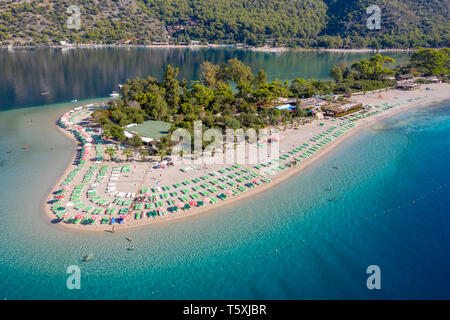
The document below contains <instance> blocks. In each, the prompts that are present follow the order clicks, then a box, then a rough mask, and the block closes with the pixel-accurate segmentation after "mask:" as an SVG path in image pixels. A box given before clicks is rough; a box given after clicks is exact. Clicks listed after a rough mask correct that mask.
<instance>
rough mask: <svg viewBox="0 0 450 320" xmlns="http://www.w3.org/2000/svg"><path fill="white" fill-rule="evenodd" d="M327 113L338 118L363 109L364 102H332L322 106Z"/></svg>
mask: <svg viewBox="0 0 450 320" xmlns="http://www.w3.org/2000/svg"><path fill="white" fill-rule="evenodd" d="M321 109H322V111H323V112H324V114H325V115H327V116H330V117H334V118H338V117H343V116H345V115H347V114H350V113H353V112H356V111H359V110H362V109H363V105H362V103H346V104H330V105H328V106H324V107H322V108H321Z"/></svg>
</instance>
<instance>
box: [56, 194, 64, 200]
mask: <svg viewBox="0 0 450 320" xmlns="http://www.w3.org/2000/svg"><path fill="white" fill-rule="evenodd" d="M62 198H64V195H62V194H60V195H59V196H56V199H62Z"/></svg>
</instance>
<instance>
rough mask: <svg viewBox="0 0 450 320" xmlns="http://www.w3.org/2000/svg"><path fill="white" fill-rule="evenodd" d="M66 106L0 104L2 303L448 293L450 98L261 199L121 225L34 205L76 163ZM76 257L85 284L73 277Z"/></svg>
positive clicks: (363, 138) (344, 148) (381, 129)
mask: <svg viewBox="0 0 450 320" xmlns="http://www.w3.org/2000/svg"><path fill="white" fill-rule="evenodd" d="M67 108H68V105H67V104H66V105H64V104H62V105H52V106H44V107H38V108H36V107H35V108H24V109H16V110H8V111H3V112H0V186H1V187H0V188H1V189H0V190H1V192H0V230H1V232H0V242H1V243H2V249H3V250H0V298H2V299H4V298H6V299H36V298H37V299H79V298H83V299H114V298H122V299H228V298H232V299H253V298H255V299H303V298H305V299H314V298H318V299H353V298H356V299H366V298H389V299H390V298H401V299H404V298H447V299H448V298H450V291H449V285H448V284H449V283H450V276H449V275H448V270H449V269H450V259H449V254H448V247H449V244H450V236H449V234H450V233H449V226H450V218H449V213H450V197H449V191H450V185H449V184H448V183H449V181H450V170H449V163H450V162H449V160H450V139H449V137H450V102H446V103H441V104H438V105H434V106H429V107H427V108H418V109H415V110H412V111H408V112H406V113H403V114H401V115H398V116H396V117H394V118H391V119H388V120H385V121H383V122H382V123H379V124H376V125H375V126H372V127H370V128H368V129H364V130H362V131H360V132H359V133H358V134H356V135H354V136H353V137H352V138H350V139H349V140H347V141H345V142H344V143H342V144H341V146H340V147H339V148H337V149H335V150H334V151H333V152H331V153H329V154H328V155H326V156H324V157H323V159H321V160H320V161H318V162H317V163H315V164H313V165H312V166H310V167H308V168H307V169H306V170H305V171H303V172H302V173H300V174H298V175H296V176H295V177H292V178H290V179H288V180H287V181H286V182H285V183H284V184H282V185H279V186H277V187H275V188H273V189H271V190H270V191H268V192H264V193H260V194H258V195H256V196H254V197H252V198H251V199H246V200H243V201H241V202H239V203H236V204H233V205H230V206H227V207H224V208H221V209H218V210H217V211H213V212H210V213H205V214H201V215H198V216H195V217H191V218H189V219H182V220H179V221H173V222H170V223H167V224H158V225H154V226H148V227H144V228H141V229H136V230H133V231H129V232H126V233H123V234H122V233H118V234H117V233H116V234H111V233H100V234H91V233H74V232H71V231H66V230H63V229H61V228H58V227H57V226H54V225H51V224H50V223H49V221H48V219H47V217H45V216H43V214H42V213H40V212H39V210H38V208H39V207H40V205H41V203H42V201H43V200H44V198H45V196H46V194H47V192H48V191H49V189H50V188H51V187H52V185H53V183H54V181H55V180H56V179H57V178H58V177H59V175H60V173H61V171H62V170H64V168H65V167H66V165H67V163H68V162H69V161H70V159H71V151H72V150H73V144H72V142H71V141H70V140H68V139H67V138H65V137H64V136H62V135H61V134H59V133H58V131H57V130H56V127H55V125H54V123H55V120H56V119H57V117H58V115H60V114H61V113H63V112H64V110H66V109H67ZM30 118H31V119H33V122H32V123H27V119H30ZM26 143H28V144H30V150H29V151H25V150H22V149H21V148H22V146H23V145H24V144H26ZM51 148H53V150H52V149H51ZM10 149H11V150H12V151H13V152H12V153H11V154H7V153H6V152H7V151H8V150H10ZM335 165H338V166H339V169H338V170H336V169H333V166H335ZM330 185H331V186H333V191H329V186H330ZM438 187H441V188H440V189H438ZM334 196H337V198H338V199H340V198H341V197H342V198H343V199H344V200H338V201H336V202H335V201H333V197H334ZM414 199H416V202H415V203H414V204H413V203H411V201H412V200H414ZM388 208H389V209H390V211H389V213H386V211H385V210H386V209H388ZM129 235H130V236H131V237H132V238H133V239H134V242H135V245H136V250H135V251H131V252H130V251H128V250H127V248H128V242H127V241H126V240H125V237H126V236H129ZM276 250H277V251H276ZM89 253H93V254H94V259H93V260H92V261H89V262H87V263H82V262H80V257H82V256H84V255H86V254H89ZM74 264H75V265H79V266H80V268H81V271H82V278H81V286H82V288H81V290H68V289H67V287H66V279H67V275H66V268H67V266H69V265H74ZM372 264H376V265H379V266H380V268H381V279H382V280H381V286H382V289H381V290H379V291H369V290H368V289H367V288H366V278H367V276H368V275H367V274H366V268H367V266H369V265H372Z"/></svg>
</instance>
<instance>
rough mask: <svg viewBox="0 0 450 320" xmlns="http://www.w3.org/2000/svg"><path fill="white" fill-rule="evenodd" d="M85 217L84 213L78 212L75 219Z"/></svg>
mask: <svg viewBox="0 0 450 320" xmlns="http://www.w3.org/2000/svg"><path fill="white" fill-rule="evenodd" d="M83 218H84V215H83V214H77V215H76V216H75V219H83Z"/></svg>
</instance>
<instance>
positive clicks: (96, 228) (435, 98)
mask: <svg viewBox="0 0 450 320" xmlns="http://www.w3.org/2000/svg"><path fill="white" fill-rule="evenodd" d="M426 86H428V87H430V86H431V87H433V85H422V86H421V89H420V92H424V88H425V87H426ZM447 86H448V85H447V84H440V85H437V86H436V85H435V86H434V87H435V88H437V91H431V92H432V93H433V92H434V93H435V94H431V97H429V98H427V99H425V100H419V101H414V102H411V103H408V104H407V105H404V106H401V107H397V108H393V109H390V110H388V111H387V112H385V113H382V114H379V115H377V116H376V117H375V118H368V119H364V120H361V121H363V122H362V123H359V122H358V126H356V127H355V128H354V129H353V130H349V131H347V132H345V133H344V134H343V135H342V136H340V137H338V138H336V139H335V140H334V141H333V142H332V143H331V144H330V145H327V146H326V147H324V148H323V149H320V150H319V151H318V152H317V153H315V154H314V155H313V156H311V157H310V158H308V159H306V160H304V161H302V162H301V163H299V164H298V165H297V166H295V167H293V168H291V169H288V170H287V171H284V172H282V173H280V174H277V175H276V176H275V177H273V178H272V177H271V179H272V182H271V183H267V184H264V185H261V186H258V187H256V188H254V189H251V190H248V191H247V192H244V193H241V194H238V195H236V196H234V197H232V198H229V199H226V200H224V201H221V202H218V203H217V204H214V205H207V206H204V207H195V208H192V209H191V210H189V211H180V212H178V213H174V214H168V215H165V216H160V217H158V218H157V219H145V220H139V221H135V220H133V223H129V222H128V221H127V222H126V223H125V224H123V225H120V226H116V232H120V231H121V230H128V229H133V228H138V227H142V226H149V225H153V224H160V223H162V224H163V223H167V222H170V221H173V220H175V219H182V218H187V217H192V216H195V215H197V214H200V213H206V212H209V211H212V210H215V209H216V208H222V207H224V206H227V205H231V204H234V203H236V202H237V201H239V200H242V199H246V198H248V197H250V196H254V195H256V194H258V193H260V192H264V191H267V190H268V189H270V188H272V187H275V186H276V185H278V184H279V183H281V182H282V181H285V180H287V179H289V178H291V177H293V176H295V175H296V174H298V173H299V172H301V171H302V170H303V169H304V168H306V167H307V166H309V165H310V164H312V163H314V162H315V161H317V160H319V159H320V158H321V157H322V156H324V155H325V154H328V153H329V152H331V151H332V150H334V149H335V148H336V147H337V146H338V145H340V144H341V143H342V142H343V141H345V140H346V139H348V138H350V137H351V136H353V135H354V134H355V133H357V132H359V131H360V130H361V129H363V128H367V127H369V126H371V125H373V124H375V123H376V122H378V121H380V120H382V119H386V118H388V117H391V116H394V115H396V114H399V113H401V112H404V111H407V110H410V109H413V108H416V107H419V106H424V105H429V104H432V103H436V102H440V101H445V100H447V99H449V98H450V95H449V94H448V93H447V94H446V92H445V89H446V87H447ZM396 91H397V90H391V91H390V92H389V93H391V95H394V96H395V92H396ZM447 91H448V90H447ZM439 93H441V94H439ZM386 95H388V94H386ZM413 95H414V93H413ZM374 96H375V93H373V94H371V95H368V96H358V97H357V99H358V100H361V101H365V103H366V102H367V101H368V100H369V101H370V99H375V97H374ZM386 99H389V98H383V101H379V102H384V101H386ZM391 102H392V101H391ZM59 130H61V131H62V132H63V134H65V135H66V137H68V138H70V139H71V140H72V141H73V140H74V138H73V136H72V135H71V134H70V133H69V132H68V131H66V130H64V129H62V128H60V127H59ZM75 157H76V152H74V154H73V156H72V159H71V162H72V163H73V161H74V160H75ZM243 167H247V166H243ZM72 169H73V165H69V166H68V167H67V168H66V169H65V171H64V173H63V174H62V175H61V176H60V178H59V179H58V181H57V182H56V183H55V185H54V187H53V188H52V189H51V190H54V189H55V187H57V186H58V185H59V184H60V183H61V182H62V181H63V179H64V177H65V176H66V175H67V174H68V173H69V172H70V171H71V170H72ZM49 196H51V193H50V195H49ZM49 196H47V198H46V200H47V199H49ZM46 202H47V201H45V203H44V205H43V210H44V211H45V214H46V215H47V216H48V217H49V218H50V219H51V220H53V219H55V216H54V214H52V213H51V212H50V205H49V204H48V203H46ZM56 225H61V227H63V228H65V229H66V230H72V231H76V232H84V231H88V232H105V231H106V232H111V231H110V230H111V225H109V224H99V225H93V226H88V227H86V226H81V225H73V224H64V223H59V224H56Z"/></svg>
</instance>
